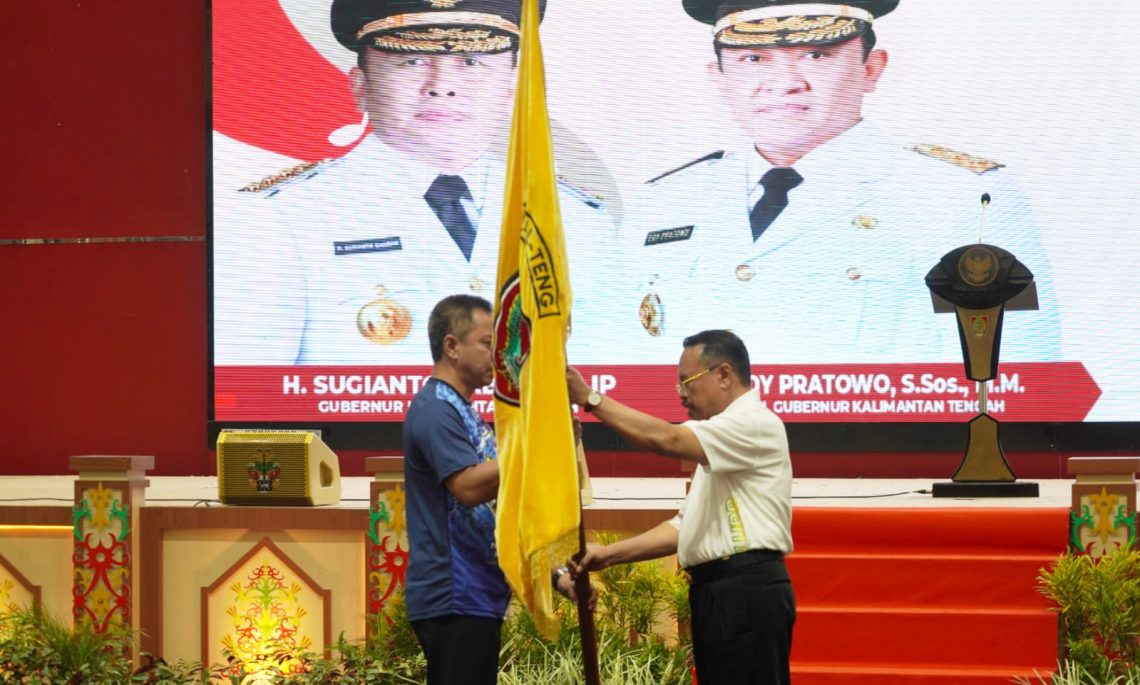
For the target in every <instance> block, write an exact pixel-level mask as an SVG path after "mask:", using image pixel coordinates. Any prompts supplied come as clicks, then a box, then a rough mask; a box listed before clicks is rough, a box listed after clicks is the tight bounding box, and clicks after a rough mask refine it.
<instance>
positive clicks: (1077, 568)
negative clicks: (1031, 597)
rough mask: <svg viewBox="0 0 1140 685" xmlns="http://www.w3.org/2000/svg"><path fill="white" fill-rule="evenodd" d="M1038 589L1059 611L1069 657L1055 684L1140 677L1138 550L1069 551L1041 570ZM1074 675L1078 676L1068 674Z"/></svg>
mask: <svg viewBox="0 0 1140 685" xmlns="http://www.w3.org/2000/svg"><path fill="white" fill-rule="evenodd" d="M1038 590H1039V591H1040V592H1041V593H1042V594H1043V595H1045V596H1046V597H1048V598H1049V599H1050V600H1052V601H1053V602H1054V603H1055V604H1056V605H1057V606H1056V610H1057V611H1058V612H1059V613H1060V615H1061V636H1062V639H1063V641H1064V645H1065V650H1066V652H1067V656H1068V661H1067V662H1066V664H1065V665H1064V666H1062V668H1061V669H1060V671H1059V673H1058V677H1059V678H1062V680H1057V679H1056V678H1055V679H1054V682H1055V683H1070V682H1072V683H1083V682H1096V683H1115V682H1121V683H1132V682H1134V681H1135V679H1136V678H1138V677H1140V676H1138V675H1137V673H1138V665H1140V552H1138V551H1137V550H1136V549H1134V548H1132V547H1122V548H1120V549H1117V550H1114V551H1111V552H1109V553H1108V554H1105V555H1104V556H1102V557H1100V559H1097V560H1094V559H1093V558H1092V557H1090V556H1088V555H1085V554H1072V553H1066V554H1064V555H1063V556H1061V557H1060V558H1059V559H1058V560H1057V561H1056V562H1054V563H1053V564H1052V566H1051V568H1049V569H1047V570H1043V571H1042V572H1041V574H1040V576H1039V577H1038ZM1066 669H1071V673H1069V672H1066ZM1070 676H1071V677H1073V678H1078V680H1065V679H1064V678H1069V677H1070ZM1079 678H1089V679H1091V680H1087V681H1086V680H1079Z"/></svg>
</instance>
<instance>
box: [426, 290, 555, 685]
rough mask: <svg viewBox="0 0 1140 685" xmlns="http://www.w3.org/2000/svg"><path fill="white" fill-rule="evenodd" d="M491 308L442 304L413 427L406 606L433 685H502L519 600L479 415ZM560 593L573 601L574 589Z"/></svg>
mask: <svg viewBox="0 0 1140 685" xmlns="http://www.w3.org/2000/svg"><path fill="white" fill-rule="evenodd" d="M491 334H492V325H491V304H490V303H489V302H487V301H486V300H484V299H482V298H480V297H476V296H473V295H452V296H450V297H447V298H444V299H443V300H441V301H440V302H439V303H438V304H437V305H436V306H435V308H434V309H432V312H431V315H430V316H429V317H428V340H429V342H430V345H431V356H432V361H433V362H434V366H433V367H432V373H431V378H430V379H429V380H428V381H427V383H425V384H424V386H423V388H422V389H421V390H420V391H419V392H418V393H417V394H416V397H415V399H413V400H412V404H411V406H410V407H409V408H408V415H407V418H406V419H405V423H404V480H405V487H406V488H407V505H406V506H407V518H408V542H409V544H410V547H411V549H410V551H409V561H408V572H407V580H406V585H405V589H404V598H405V601H406V603H407V607H408V618H409V619H410V620H411V623H412V628H413V630H415V633H416V637H417V638H418V639H419V641H420V645H422V646H423V649H424V655H425V656H426V657H427V663H428V683H429V685H452V684H460V683H461V684H463V685H478V684H480V683H487V684H493V683H495V682H496V680H497V677H498V665H499V643H500V634H499V631H500V628H501V625H502V621H503V616H504V614H506V611H507V604H508V603H509V601H510V596H511V591H510V588H509V587H508V586H507V581H506V579H505V578H504V576H503V572H502V571H501V570H500V569H499V559H498V553H497V552H496V550H495V509H494V507H495V502H494V500H495V497H496V495H497V494H498V489H499V465H498V462H497V461H496V460H495V456H496V452H495V436H494V434H493V433H492V432H491V429H490V428H489V427H488V426H487V424H486V423H485V422H484V421H483V419H482V417H480V416H479V413H478V412H477V411H476V410H475V408H474V407H473V406H471V396H472V395H473V394H474V393H475V391H476V390H478V389H479V388H483V387H486V386H487V385H489V384H490V383H491V379H492V376H493V367H492V363H491V361H492V358H491V351H492V345H491ZM555 587H556V588H557V589H558V591H559V592H561V593H562V594H563V595H566V596H567V597H569V598H571V599H573V598H574V592H573V580H572V579H571V578H570V576H569V575H568V574H560V575H558V577H557V579H556V580H555Z"/></svg>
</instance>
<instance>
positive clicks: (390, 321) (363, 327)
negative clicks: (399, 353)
mask: <svg viewBox="0 0 1140 685" xmlns="http://www.w3.org/2000/svg"><path fill="white" fill-rule="evenodd" d="M386 292H387V290H386V289H385V288H384V286H382V285H378V286H376V299H375V300H372V301H371V302H369V303H368V304H366V305H364V306H363V307H361V308H360V311H359V312H357V313H356V329H357V330H358V331H360V335H362V336H364V339H365V340H367V341H369V342H374V343H376V344H377V345H391V344H392V343H397V342H400V341H401V340H403V339H404V338H406V337H408V334H409V333H411V332H412V313H411V312H410V311H408V308H407V307H405V306H404V305H402V304H400V303H399V302H397V301H396V300H393V299H391V298H389V297H385V293H386Z"/></svg>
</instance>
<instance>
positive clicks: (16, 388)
mask: <svg viewBox="0 0 1140 685" xmlns="http://www.w3.org/2000/svg"><path fill="white" fill-rule="evenodd" d="M3 8H4V9H3V12H2V13H0V15H2V18H3V23H4V27H5V30H4V36H5V45H4V60H5V65H4V68H3V69H4V79H3V91H2V92H3V94H4V100H5V105H4V107H3V117H4V123H3V130H4V131H5V136H4V139H5V143H4V149H5V154H4V156H5V157H6V159H7V173H6V177H7V178H6V181H5V186H6V187H5V191H4V200H3V203H2V205H0V238H5V239H12V238H78V237H116V236H194V237H196V238H197V239H198V242H176V243H158V244H154V243H134V244H131V243H126V244H123V243H119V244H106V245H36V246H21V245H3V246H0V298H2V301H3V302H4V309H3V312H4V325H3V330H4V333H3V360H4V361H3V369H4V373H3V379H4V381H5V382H4V386H5V390H4V391H3V392H0V416H3V417H4V425H5V427H6V429H7V430H5V436H6V439H5V440H4V441H3V448H2V452H0V454H2V455H3V456H2V457H0V459H2V460H3V461H2V466H0V471H2V472H4V473H12V474H23V473H67V457H68V456H69V455H73V454H153V455H155V456H156V458H157V460H158V469H157V471H158V472H160V473H163V474H187V473H211V472H213V465H212V455H211V453H210V451H209V450H208V449H207V445H206V438H205V432H204V431H205V421H206V281H205V278H204V274H205V267H206V253H205V245H204V243H203V242H201V239H202V237H203V236H204V235H205V230H206V209H205V197H206V188H205V182H204V178H205V147H206V119H205V98H204V95H203V93H204V90H203V88H204V80H205V77H204V74H205V69H204V66H205V48H204V45H205V21H206V19H205V8H204V3H196V2H191V1H189V0H179V1H177V2H138V1H135V2H126V1H125V0H98V1H91V0H66V1H64V0H36V2H4V3H3Z"/></svg>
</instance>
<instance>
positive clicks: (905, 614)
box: [792, 606, 1057, 667]
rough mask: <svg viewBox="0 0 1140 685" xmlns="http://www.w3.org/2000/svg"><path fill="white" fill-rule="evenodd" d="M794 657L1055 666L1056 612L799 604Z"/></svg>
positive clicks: (845, 660)
mask: <svg viewBox="0 0 1140 685" xmlns="http://www.w3.org/2000/svg"><path fill="white" fill-rule="evenodd" d="M792 656H793V657H794V658H796V659H802V660H804V661H809V662H825V661H839V662H844V663H848V662H856V661H862V662H864V663H868V664H875V663H880V662H884V663H887V662H893V663H900V664H916V665H917V664H942V665H946V666H953V667H969V666H984V667H998V666H1003V665H1006V664H1010V663H1020V664H1030V665H1038V666H1049V665H1051V664H1052V663H1053V662H1054V661H1055V660H1056V658H1057V615H1056V614H1054V613H1052V612H1049V611H1044V610H1023V609H1007V610H981V609H974V610H953V609H926V608H907V609H903V608H898V607H894V608H886V609H878V608H858V609H850V608H832V607H810V606H809V607H804V606H801V607H799V610H798V616H797V618H796V630H795V633H794V637H793V640H792Z"/></svg>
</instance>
